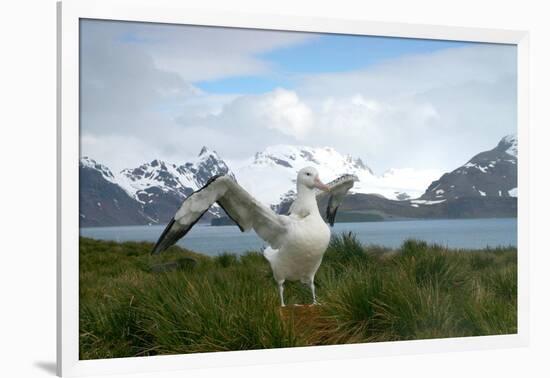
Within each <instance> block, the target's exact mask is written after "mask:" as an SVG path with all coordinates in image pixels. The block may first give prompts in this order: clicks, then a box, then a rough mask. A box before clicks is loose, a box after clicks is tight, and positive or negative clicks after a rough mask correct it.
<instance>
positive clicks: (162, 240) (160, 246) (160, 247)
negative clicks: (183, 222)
mask: <svg viewBox="0 0 550 378" xmlns="http://www.w3.org/2000/svg"><path fill="white" fill-rule="evenodd" d="M174 222H175V220H174V218H172V219H171V220H170V222H168V224H167V225H166V227H165V228H164V231H162V234H161V235H160V237H159V239H158V240H157V242H156V243H155V246H154V247H153V250H152V251H151V254H152V255H157V254H159V253H161V252H162V251H164V250H165V249H167V248H168V247H169V246H166V244H167V243H166V236H167V235H168V232H169V231H170V229H171V228H172V226H173V225H174Z"/></svg>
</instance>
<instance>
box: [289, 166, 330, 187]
mask: <svg viewBox="0 0 550 378" xmlns="http://www.w3.org/2000/svg"><path fill="white" fill-rule="evenodd" d="M297 184H298V188H299V187H300V186H305V187H306V188H308V189H314V188H317V189H321V190H323V191H325V192H328V191H329V187H328V186H326V185H325V184H323V183H322V182H321V180H320V179H319V173H318V172H317V170H316V169H315V168H313V167H306V168H302V169H300V171H299V172H298V179H297Z"/></svg>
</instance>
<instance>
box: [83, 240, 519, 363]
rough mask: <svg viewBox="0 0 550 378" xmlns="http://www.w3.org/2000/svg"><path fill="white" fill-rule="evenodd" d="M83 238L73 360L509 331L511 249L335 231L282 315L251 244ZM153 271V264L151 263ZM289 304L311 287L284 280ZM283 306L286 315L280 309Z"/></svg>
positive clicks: (513, 316)
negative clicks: (231, 250)
mask: <svg viewBox="0 0 550 378" xmlns="http://www.w3.org/2000/svg"><path fill="white" fill-rule="evenodd" d="M151 248H152V244H151V243H115V242H104V241H96V240H92V239H86V238H81V239H80V358H81V359H94V358H113V357H128V356H148V355H158V354H174V353H178V354H179V353H198V352H213V351H227V350H247V349H263V348H281V347H292V346H307V345H327V344H342V343H361V342H378V341H389V340H411V339H426V338H441V337H460V336H474V335H494V334H510V333H515V332H516V331H517V263H516V261H517V251H516V249H515V248H511V247H510V248H495V249H488V248H487V249H483V250H477V251H468V250H449V249H447V248H444V247H441V246H438V245H429V244H427V243H425V242H423V241H418V240H408V241H406V242H405V243H403V245H402V246H401V247H400V248H398V249H396V250H389V249H387V248H382V247H378V246H364V245H362V244H361V243H360V242H359V241H358V240H357V238H356V237H355V236H354V235H353V234H348V233H347V234H342V235H337V236H335V237H333V238H332V240H331V243H330V245H329V248H328V250H327V253H326V255H325V258H324V261H323V264H322V265H321V268H320V269H319V272H318V274H317V276H316V284H317V294H318V299H319V301H320V302H321V303H322V305H321V306H316V307H315V308H311V307H304V308H299V307H297V308H294V309H293V308H292V307H291V308H290V309H289V308H287V309H286V310H287V311H286V312H281V310H280V308H279V299H278V294H277V289H276V284H275V282H274V281H273V279H272V276H271V271H270V268H269V265H268V263H267V261H265V259H264V258H263V256H262V255H261V254H260V253H258V252H248V253H246V254H244V255H242V256H235V255H232V254H222V255H220V256H217V257H215V258H210V257H207V256H203V255H200V254H196V253H193V252H191V251H187V250H184V249H181V248H179V247H172V248H170V249H169V250H168V251H166V252H165V253H163V254H161V255H159V256H150V255H149V251H150V250H151ZM159 267H160V268H159ZM285 298H286V300H287V302H288V303H290V304H292V303H305V304H307V303H309V302H310V300H311V297H310V292H309V289H308V288H307V287H305V286H304V285H302V284H300V283H287V284H286V287H285ZM289 310H290V311H291V312H288V311H289Z"/></svg>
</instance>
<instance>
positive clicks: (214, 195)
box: [152, 175, 289, 254]
mask: <svg viewBox="0 0 550 378" xmlns="http://www.w3.org/2000/svg"><path fill="white" fill-rule="evenodd" d="M214 203H218V205H220V207H221V208H222V209H224V210H225V212H226V213H227V215H228V216H229V217H230V218H231V219H232V220H233V221H234V222H235V223H237V225H238V226H239V228H240V229H241V231H243V232H245V231H249V230H251V229H253V230H254V231H256V233H257V234H258V236H260V237H261V238H262V239H263V240H265V241H266V242H267V243H268V244H269V245H270V246H271V247H272V248H274V249H277V248H279V247H280V246H281V243H282V240H283V238H284V235H285V234H286V231H287V226H288V223H289V220H288V218H287V217H285V216H282V215H278V214H275V212H273V210H271V209H270V208H269V207H267V206H265V205H263V204H261V203H260V202H258V201H257V200H256V199H254V198H253V197H252V196H251V195H250V194H249V193H248V192H247V191H246V190H244V189H243V188H242V187H241V186H240V185H239V184H237V182H236V181H235V180H233V179H232V178H231V177H229V176H225V175H220V176H215V177H212V178H211V179H210V180H209V181H208V182H207V183H206V185H205V186H204V187H202V188H201V189H199V190H197V191H196V192H194V193H193V194H191V195H190V196H189V197H187V198H186V199H185V201H184V202H183V204H182V205H181V207H180V208H179V210H178V211H177V212H176V214H175V215H174V217H173V218H172V220H171V221H170V222H169V223H168V225H167V226H166V228H165V229H164V231H163V232H162V235H161V236H160V238H159V240H158V241H157V243H156V244H155V247H154V248H153V251H152V253H153V254H157V253H160V252H162V251H164V250H165V249H167V248H168V247H170V246H172V245H174V244H175V243H176V242H177V241H178V240H179V239H181V238H182V237H184V236H185V234H187V232H189V230H190V229H191V228H192V227H193V225H194V224H195V223H197V222H198V220H199V219H200V218H201V217H202V215H203V214H204V213H205V212H206V211H207V210H208V209H209V208H210V206H212V205H213V204H214Z"/></svg>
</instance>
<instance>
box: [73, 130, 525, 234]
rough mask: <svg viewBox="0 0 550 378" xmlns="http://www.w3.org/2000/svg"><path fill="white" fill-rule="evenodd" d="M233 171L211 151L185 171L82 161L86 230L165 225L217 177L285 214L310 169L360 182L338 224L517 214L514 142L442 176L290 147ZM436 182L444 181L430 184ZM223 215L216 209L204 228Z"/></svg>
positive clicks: (328, 176) (274, 149)
mask: <svg viewBox="0 0 550 378" xmlns="http://www.w3.org/2000/svg"><path fill="white" fill-rule="evenodd" d="M231 165H232V166H231V167H230V166H229V164H227V163H226V162H225V161H224V160H223V159H222V158H221V157H220V156H219V155H218V154H217V153H216V152H215V151H211V150H209V149H208V148H206V147H203V148H202V149H201V151H200V153H199V155H198V157H197V158H195V159H194V160H193V161H190V162H186V163H184V164H181V165H177V164H173V163H168V162H164V161H161V160H153V161H151V162H149V163H146V164H142V165H140V166H139V167H136V168H129V169H124V170H122V171H121V172H119V173H113V172H111V171H110V170H109V168H108V167H106V166H104V165H102V164H99V163H97V162H95V161H94V160H92V159H89V158H83V159H82V160H81V163H80V176H81V177H80V221H81V226H112V225H130V224H153V223H166V222H167V221H168V220H170V218H171V217H172V216H173V214H174V212H175V211H176V210H177V209H178V207H179V206H180V205H181V203H182V201H183V200H184V199H185V198H186V197H187V196H188V195H190V194H191V193H192V192H193V191H195V190H197V189H199V188H201V187H202V186H203V185H204V184H205V183H206V181H207V180H208V179H209V178H210V177H212V176H214V175H217V174H229V175H231V176H233V177H234V178H236V179H237V181H238V182H239V183H240V184H241V185H242V186H243V187H244V188H245V189H246V190H248V191H249V192H250V193H251V194H252V195H253V196H255V197H256V198H258V199H259V200H260V201H262V202H264V203H266V204H268V205H271V206H272V208H274V209H275V210H276V211H279V212H282V213H284V212H285V211H286V210H287V209H288V206H289V205H290V203H291V202H292V201H293V199H294V196H295V185H296V183H295V179H296V172H297V171H298V170H299V169H301V168H303V167H305V166H313V167H315V168H317V170H318V171H319V174H320V176H321V178H322V179H323V180H325V181H330V180H332V179H334V178H336V177H338V176H340V175H342V174H344V173H348V174H355V175H356V176H358V177H359V180H360V181H359V182H358V183H356V185H355V186H354V188H353V193H351V194H350V195H349V196H348V198H346V200H345V201H344V203H343V204H342V206H341V209H340V211H339V219H340V220H358V221H361V220H380V219H398V218H399V219H400V218H446V217H447V218H454V217H488V216H515V214H516V211H517V201H516V198H515V196H517V194H516V193H517V139H516V137H515V136H513V135H511V136H507V137H505V138H503V139H502V140H501V141H500V142H499V143H498V145H497V146H496V147H495V148H494V149H492V150H489V151H485V152H482V153H480V154H477V155H476V156H474V157H473V158H472V159H470V160H469V161H468V162H467V163H466V164H464V165H463V166H461V167H459V168H457V169H455V170H453V171H452V172H449V173H445V174H443V175H441V173H439V172H437V171H433V170H424V171H422V170H413V169H393V170H389V171H387V172H386V173H384V174H383V175H381V176H377V175H376V174H374V172H373V171H372V170H371V169H370V168H369V167H368V165H367V164H365V163H364V162H363V161H362V160H361V159H358V158H354V157H351V156H349V155H342V154H340V153H339V152H338V151H336V150H334V149H333V148H329V147H324V148H314V147H306V146H289V145H277V146H271V147H268V148H267V149H265V150H264V151H261V152H258V153H256V154H255V155H254V156H253V157H251V158H250V159H248V160H245V161H242V162H232V164H231ZM436 177H440V178H439V179H438V180H435V181H433V180H434V178H436ZM430 183H431V184H430ZM426 188H427V189H426ZM322 206H323V204H322V203H321V207H322ZM224 216H225V214H224V213H223V210H222V209H221V208H219V207H218V206H214V207H213V208H212V209H210V211H209V212H208V213H207V214H205V217H203V219H202V220H201V221H205V222H208V221H210V220H212V219H220V218H223V217H224ZM218 223H224V222H223V220H222V222H218Z"/></svg>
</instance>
